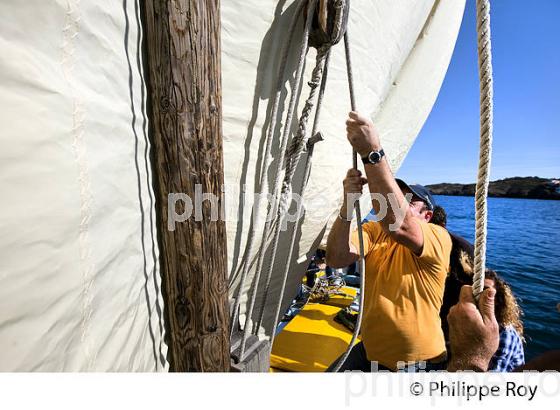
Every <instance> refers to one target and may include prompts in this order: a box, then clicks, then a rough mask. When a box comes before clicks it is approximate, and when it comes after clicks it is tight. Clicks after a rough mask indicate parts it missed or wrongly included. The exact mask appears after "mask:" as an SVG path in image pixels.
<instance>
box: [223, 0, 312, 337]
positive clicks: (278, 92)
mask: <svg viewBox="0 0 560 410" xmlns="http://www.w3.org/2000/svg"><path fill="white" fill-rule="evenodd" d="M304 6H305V1H301V2H300V4H299V5H298V8H297V9H296V10H295V13H294V18H293V19H292V22H291V25H290V29H289V34H288V37H287V39H286V41H285V43H284V49H283V50H282V60H281V62H280V65H279V66H278V74H277V80H276V94H275V96H274V103H273V105H272V112H271V123H270V126H269V129H268V133H267V139H266V146H265V153H264V157H263V158H264V161H263V162H264V163H263V169H262V172H261V178H260V181H259V186H260V189H262V187H263V186H264V184H265V181H266V179H267V177H268V167H269V166H270V163H269V158H270V151H271V147H272V140H273V139H274V129H275V128H276V121H277V117H278V107H279V105H280V97H281V95H282V89H283V81H284V77H285V71H286V66H287V63H288V57H289V54H290V47H291V44H292V42H293V38H294V34H295V32H296V27H297V26H296V25H297V22H298V20H299V17H300V15H301V14H302V10H303V8H304ZM304 36H305V33H304ZM304 53H305V54H306V53H307V45H305V47H302V49H301V52H300V61H299V65H298V68H297V72H296V85H295V87H294V90H293V94H292V97H291V100H290V107H291V106H292V105H294V104H295V95H296V94H297V93H298V87H299V86H298V84H299V83H300V82H301V77H302V75H303V60H304V59H302V58H301V55H303V54H304ZM298 78H299V80H298ZM291 111H292V112H293V109H292V110H291ZM254 206H255V209H254V213H253V215H254V216H255V217H258V215H259V213H260V198H257V202H256V204H255V205H254ZM255 233H256V226H255V225H253V229H252V230H251V231H250V232H249V233H248V237H247V249H248V252H247V261H246V262H245V264H244V266H243V271H242V274H241V280H240V283H239V288H238V290H237V293H236V296H235V302H234V305H233V309H232V314H231V322H230V326H231V328H230V335H233V332H234V330H235V328H236V323H237V319H238V317H239V306H240V304H241V295H242V294H243V291H244V288H245V285H246V281H247V275H248V273H249V267H250V265H251V263H250V261H251V256H252V253H253V242H254V239H255Z"/></svg>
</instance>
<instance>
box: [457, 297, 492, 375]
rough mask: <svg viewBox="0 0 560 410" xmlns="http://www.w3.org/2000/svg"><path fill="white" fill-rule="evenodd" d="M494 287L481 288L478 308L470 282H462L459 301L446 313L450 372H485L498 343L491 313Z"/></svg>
mask: <svg viewBox="0 0 560 410" xmlns="http://www.w3.org/2000/svg"><path fill="white" fill-rule="evenodd" d="M495 295H496V290H495V289H493V288H488V289H485V290H484V292H482V294H481V295H480V299H479V301H478V309H477V307H476V302H475V300H474V297H473V294H472V287H471V286H463V287H462V288H461V295H460V297H459V302H458V303H457V304H456V305H455V306H453V307H452V308H451V310H450V311H449V315H447V322H448V323H449V342H450V344H451V360H450V361H449V364H448V365H447V370H448V371H450V372H456V371H462V370H473V371H480V372H485V371H487V370H488V364H489V363H490V360H491V359H492V356H493V355H494V353H495V352H496V350H497V349H498V345H499V339H500V337H499V326H498V322H497V321H496V316H495V313H494V296H495Z"/></svg>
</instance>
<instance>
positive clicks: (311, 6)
mask: <svg viewBox="0 0 560 410" xmlns="http://www.w3.org/2000/svg"><path fill="white" fill-rule="evenodd" d="M305 3H306V2H305V1H302V2H301V3H300V6H299V8H298V10H297V11H296V14H295V15H294V19H293V23H292V26H291V27H290V32H289V37H290V40H289V41H288V43H287V44H286V49H285V50H284V52H285V55H286V56H287V55H288V53H289V51H290V50H289V49H290V44H291V38H292V37H293V35H294V32H295V30H296V22H297V21H298V19H299V16H300V15H301V13H302V11H303V6H304V5H305ZM316 4H317V0H310V1H309V2H308V4H307V15H309V16H312V15H313V11H314V10H315V6H316ZM312 22H313V19H311V18H309V19H307V20H306V22H305V28H304V32H303V38H302V43H301V48H300V55H299V61H298V67H297V71H296V76H295V87H294V90H293V92H292V95H291V97H290V103H289V106H288V113H287V116H286V123H285V124H284V130H283V133H282V137H281V142H280V156H279V158H278V166H277V169H276V179H275V182H274V188H273V190H272V192H277V190H278V186H279V185H280V174H281V171H282V164H283V162H284V155H285V151H286V146H287V145H288V137H289V135H290V128H291V127H292V122H293V118H294V112H295V109H296V105H297V100H298V98H297V97H298V95H299V91H300V89H301V84H302V82H303V68H304V66H305V58H306V56H307V52H308V51H309V48H308V41H309V33H310V32H311V24H312ZM284 71H285V67H283V69H282V71H279V73H278V83H279V87H278V88H277V90H279V91H280V92H281V88H282V82H283V79H284V75H285V73H284ZM277 97H278V98H277V99H275V101H274V106H273V110H272V111H273V114H272V115H273V117H272V120H271V124H270V128H269V129H268V134H269V135H270V136H271V138H270V140H272V136H273V134H274V128H275V126H276V117H277V115H275V113H277V112H278V105H279V101H280V98H279V94H277ZM268 155H270V150H269V152H268ZM268 155H267V156H266V157H265V158H268ZM266 168H268V164H265V167H264V169H263V173H262V174H261V175H263V174H264V173H265V170H266ZM262 186H263V185H262V184H261V189H262ZM271 208H272V204H270V203H269V204H268V210H267V218H266V222H265V226H264V230H263V237H262V241H261V247H260V249H259V258H258V261H257V271H256V273H255V277H254V278H253V282H252V286H251V287H252V289H253V292H252V295H251V300H250V302H249V307H248V310H247V312H246V314H245V328H244V330H243V337H242V339H241V349H240V355H239V357H240V360H241V361H242V360H243V356H244V353H245V346H246V344H247V338H248V336H249V332H248V330H249V326H248V324H249V322H250V320H251V317H252V315H253V309H254V306H255V300H256V294H257V286H258V283H259V280H260V275H261V270H262V269H259V265H260V266H261V267H262V259H263V256H264V255H263V254H264V252H263V243H264V242H265V235H266V232H267V231H268V230H269V229H270V218H269V214H270V212H271ZM254 234H255V233H254V231H252V232H251V242H250V244H249V245H250V246H249V245H248V248H249V252H248V256H247V263H246V264H245V266H244V269H243V273H244V277H245V278H246V277H247V272H248V270H249V264H250V263H249V262H250V260H251V257H252V254H253V251H252V248H253V241H252V239H253V237H254ZM241 289H242V288H240V292H241ZM240 295H241V293H239V296H240ZM239 299H240V298H238V299H237V300H236V304H237V306H238V307H239V303H240V300H239ZM234 313H235V312H234ZM236 320H237V318H236ZM235 323H236V322H232V326H233V325H234V324H235Z"/></svg>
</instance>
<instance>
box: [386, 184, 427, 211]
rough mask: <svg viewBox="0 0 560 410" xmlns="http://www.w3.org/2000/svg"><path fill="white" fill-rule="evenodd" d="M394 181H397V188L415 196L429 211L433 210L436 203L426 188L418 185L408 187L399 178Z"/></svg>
mask: <svg viewBox="0 0 560 410" xmlns="http://www.w3.org/2000/svg"><path fill="white" fill-rule="evenodd" d="M395 181H397V185H398V186H399V188H400V189H404V188H407V189H409V190H410V191H411V192H412V194H413V195H414V196H417V197H418V198H420V199H421V200H422V201H424V203H425V204H426V206H427V207H428V209H429V210H430V211H433V210H434V208H435V206H436V201H435V199H434V197H433V196H432V193H431V192H430V190H429V189H428V188H426V187H425V186H424V185H419V184H414V185H408V184H407V183H406V182H404V181H403V180H402V179H399V178H395Z"/></svg>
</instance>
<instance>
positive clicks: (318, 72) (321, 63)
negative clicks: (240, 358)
mask: <svg viewBox="0 0 560 410" xmlns="http://www.w3.org/2000/svg"><path fill="white" fill-rule="evenodd" d="M329 49H330V48H329ZM328 56H329V52H328V49H327V50H318V51H317V64H316V66H315V69H314V70H313V77H312V80H311V82H310V83H309V85H310V87H311V90H310V93H309V98H308V99H307V101H306V104H305V107H304V110H303V113H302V116H301V119H300V128H299V133H301V135H299V136H298V139H300V142H298V144H299V145H300V146H298V147H297V148H293V149H297V150H298V151H299V152H295V153H292V155H293V157H291V159H292V161H291V166H293V171H292V170H290V172H291V175H289V171H288V170H287V171H286V177H285V179H284V185H283V190H282V194H283V195H282V198H283V199H284V198H287V196H288V195H290V192H291V179H292V177H293V173H294V172H295V167H296V166H297V164H298V162H299V159H300V157H301V154H302V151H303V146H304V143H305V142H306V140H307V136H306V124H305V123H306V122H307V120H308V118H309V115H310V113H311V109H312V108H313V102H312V99H313V97H314V96H315V90H316V88H317V86H318V85H319V84H321V92H320V93H319V98H318V100H317V111H316V115H315V119H314V121H313V122H314V124H313V129H314V130H315V132H316V130H317V126H318V123H319V115H317V114H319V113H320V107H321V105H322V101H323V94H324V90H325V85H326V76H325V75H323V74H324V73H325V72H327V71H323V68H324V67H325V66H326V62H327V60H328ZM317 78H319V79H321V78H322V80H319V81H317ZM294 139H295V138H294ZM312 155H313V145H311V146H310V147H309V151H308V155H307V161H306V164H305V171H304V180H303V183H302V185H301V189H300V191H299V195H300V196H302V195H303V192H304V191H305V188H306V187H307V180H308V176H309V173H310V171H311V156H312ZM293 158H295V159H293ZM287 180H289V181H290V185H286V181H287ZM286 187H287V188H286ZM284 188H286V189H285V190H284ZM287 203H288V201H287V199H285V202H284V205H282V204H283V203H282V202H281V203H280V204H279V206H278V215H279V216H280V217H279V223H278V224H276V226H275V229H274V242H273V247H272V255H271V260H270V263H269V265H268V272H267V283H266V287H265V293H264V297H263V303H262V304H261V311H260V314H259V320H258V323H257V327H256V329H257V330H258V329H259V327H260V325H261V323H262V319H263V316H264V307H265V304H266V300H267V297H268V291H269V289H270V280H271V278H272V268H273V266H274V260H275V258H276V252H277V248H278V243H279V239H280V228H281V227H282V223H283V220H284V217H285V215H286V213H287V211H288V205H287ZM302 211H303V210H302V209H301V208H300V209H298V214H297V216H296V220H295V222H294V227H293V229H292V235H291V239H290V246H289V248H288V249H289V253H288V257H287V262H286V267H285V269H284V274H283V275H282V285H281V287H280V294H279V296H278V303H277V304H276V309H275V313H274V316H273V318H274V325H273V327H272V329H273V331H272V334H271V336H270V345H271V346H272V344H273V343H274V338H275V336H276V331H275V329H276V326H277V325H278V320H279V315H280V309H281V306H282V299H283V298H284V292H285V290H286V282H287V280H288V274H289V270H290V267H291V263H290V261H291V260H292V256H293V251H294V248H295V242H296V236H297V231H298V227H299V223H300V220H301V217H302Z"/></svg>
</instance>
